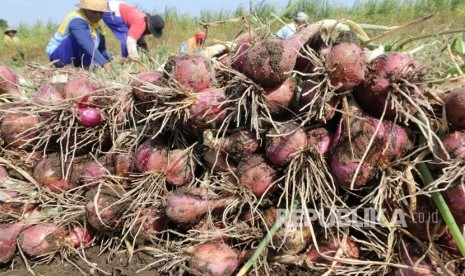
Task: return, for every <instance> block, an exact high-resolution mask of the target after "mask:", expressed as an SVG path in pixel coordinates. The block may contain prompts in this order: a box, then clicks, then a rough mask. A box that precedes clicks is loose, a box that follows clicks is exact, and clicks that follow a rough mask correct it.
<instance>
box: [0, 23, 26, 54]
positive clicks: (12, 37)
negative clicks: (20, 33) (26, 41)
mask: <svg viewBox="0 0 465 276" xmlns="http://www.w3.org/2000/svg"><path fill="white" fill-rule="evenodd" d="M3 33H4V34H5V37H4V38H3V42H4V43H5V47H6V48H7V49H8V51H7V52H10V53H15V54H13V56H12V57H11V58H12V60H13V62H22V61H24V52H23V50H22V49H21V45H20V41H19V38H18V37H17V36H16V33H17V31H16V29H14V28H11V27H7V28H6V29H5V31H3Z"/></svg>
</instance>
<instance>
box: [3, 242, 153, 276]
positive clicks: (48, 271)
mask: <svg viewBox="0 0 465 276" xmlns="http://www.w3.org/2000/svg"><path fill="white" fill-rule="evenodd" d="M98 253H99V252H98V247H92V248H89V249H87V250H86V256H87V258H88V260H89V261H90V262H92V263H96V264H98V267H99V268H100V269H102V270H104V271H105V272H107V273H108V274H105V273H103V272H100V271H98V270H96V269H93V268H91V267H90V266H89V265H88V264H86V263H85V262H84V261H83V260H81V259H79V258H73V262H74V264H75V265H76V266H78V267H79V268H80V269H81V271H79V269H78V268H77V267H76V266H74V265H72V264H70V263H69V262H67V261H62V260H60V258H59V257H55V258H54V260H53V261H52V262H51V263H49V264H39V265H35V266H33V264H32V262H30V263H29V264H30V265H31V267H32V270H33V271H34V273H35V275H36V276H74V275H76V276H78V275H98V276H100V275H111V276H126V275H127V276H129V275H140V276H149V275H151V276H158V275H160V274H159V273H158V272H157V271H156V270H153V269H152V270H150V269H149V270H146V271H143V272H141V273H139V274H137V273H136V272H137V271H138V270H139V269H142V268H144V267H145V266H146V265H147V264H149V263H151V262H153V260H154V259H153V258H152V257H150V256H148V255H146V254H143V253H140V254H136V255H135V256H133V258H132V260H131V262H130V263H128V258H127V256H126V255H125V254H117V256H116V257H114V258H113V259H112V260H111V261H109V260H108V254H102V255H100V256H99V255H98ZM0 275H1V276H23V275H32V273H30V272H29V271H28V269H27V268H26V266H25V264H24V261H23V260H22V259H21V257H20V256H16V258H15V259H14V261H13V263H10V264H9V265H8V266H0Z"/></svg>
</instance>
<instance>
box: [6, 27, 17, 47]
mask: <svg viewBox="0 0 465 276" xmlns="http://www.w3.org/2000/svg"><path fill="white" fill-rule="evenodd" d="M3 33H4V34H5V38H4V39H3V42H5V43H11V44H16V43H17V42H18V41H19V40H18V37H17V36H16V33H17V31H16V30H15V29H14V28H11V27H7V28H6V29H5V31H3Z"/></svg>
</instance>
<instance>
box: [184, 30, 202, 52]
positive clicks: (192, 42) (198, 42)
mask: <svg viewBox="0 0 465 276" xmlns="http://www.w3.org/2000/svg"><path fill="white" fill-rule="evenodd" d="M204 42H205V33H204V32H198V33H196V34H195V35H194V36H193V37H191V38H189V39H188V40H187V41H184V42H183V43H182V46H181V53H195V52H197V51H198V50H199V48H200V46H202V44H203V43H204Z"/></svg>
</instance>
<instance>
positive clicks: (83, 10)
mask: <svg viewBox="0 0 465 276" xmlns="http://www.w3.org/2000/svg"><path fill="white" fill-rule="evenodd" d="M77 7H78V8H79V10H77V11H74V12H71V13H69V14H68V15H67V16H66V17H65V19H64V20H63V22H62V23H61V25H60V26H59V28H58V30H57V32H56V33H55V35H54V37H53V38H52V39H51V40H50V42H49V43H48V45H47V49H46V52H47V55H48V56H49V58H50V61H53V62H55V63H54V65H55V66H56V67H63V66H66V65H71V64H72V65H74V66H76V67H84V68H88V67H89V66H90V65H91V64H95V65H99V66H103V67H105V68H107V69H108V68H109V63H108V61H109V60H110V59H111V57H110V55H109V54H108V53H107V49H106V43H105V36H104V32H103V28H102V26H101V25H100V23H99V22H100V19H102V16H103V13H104V12H105V11H107V10H108V9H107V3H106V2H105V0H81V1H80V3H79V4H78V5H77Z"/></svg>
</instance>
